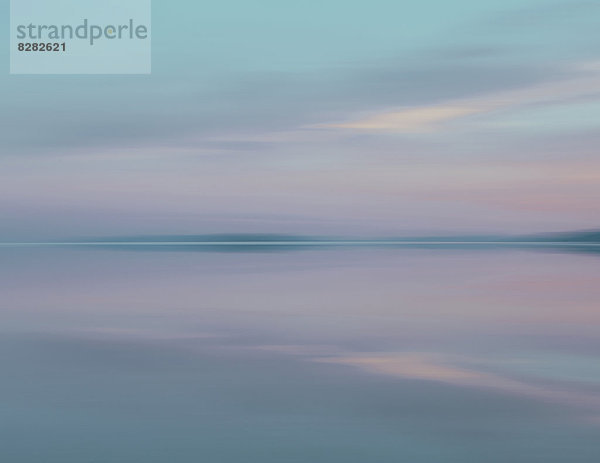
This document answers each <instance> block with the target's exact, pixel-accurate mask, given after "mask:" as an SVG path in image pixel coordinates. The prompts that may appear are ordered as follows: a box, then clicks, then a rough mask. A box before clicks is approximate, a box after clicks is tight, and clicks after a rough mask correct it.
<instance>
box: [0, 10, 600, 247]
mask: <svg viewBox="0 0 600 463" xmlns="http://www.w3.org/2000/svg"><path fill="white" fill-rule="evenodd" d="M5 3H6V2H5ZM152 13H153V14H152V16H153V21H152V55H153V56H152V74H151V75H128V76H125V75H108V76H83V75H64V76H59V75H35V76H28V75H9V74H8V61H9V59H8V51H9V50H8V47H4V50H3V52H2V54H1V56H2V59H3V60H4V62H5V63H6V64H5V72H4V73H2V74H1V75H0V101H1V102H2V104H1V105H0V140H1V142H0V218H1V220H0V240H14V241H19V240H37V239H41V240H43V239H60V238H67V237H92V236H94V237H97V236H110V235H127V234H139V233H144V234H163V233H182V234H185V233H196V234H197V233H204V232H207V233H215V232H295V233H307V234H344V235H353V236H355V235H369V236H377V235H386V236H389V235H390V234H396V235H414V234H440V233H444V234H446V233H456V234H465V233H531V232H540V231H559V230H575V229H588V228H595V227H598V226H599V225H600V217H599V214H598V208H597V198H598V197H599V196H600V158H599V156H598V154H597V150H596V149H595V147H596V146H597V144H598V141H600V131H599V130H598V121H600V117H599V116H600V53H599V50H600V38H599V37H598V32H597V31H598V28H597V19H598V18H600V4H599V3H598V2H595V1H579V0H573V1H554V0H538V1H533V0H519V1H516V0H504V1H496V0H487V1H485V2H481V1H479V2H476V1H467V0H457V1H453V2H448V1H445V0H429V1H421V2H400V1H391V0H389V1H386V0H374V1H370V2H355V1H341V0H339V1H338V0H321V1H319V2H317V1H306V2H281V1H256V2H246V1H243V2H242V1H223V2H211V3H205V2H191V1H186V0H174V1H170V2H161V1H158V0H155V1H154V2H153V12H152ZM1 15H2V16H3V17H4V18H5V21H2V22H1V24H2V25H1V27H2V28H7V26H8V15H9V12H8V5H3V9H2V10H1Z"/></svg>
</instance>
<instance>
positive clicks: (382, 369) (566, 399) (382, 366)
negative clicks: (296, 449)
mask: <svg viewBox="0 0 600 463" xmlns="http://www.w3.org/2000/svg"><path fill="white" fill-rule="evenodd" d="M465 360H467V361H468V362H470V363H474V362H473V359H468V358H467V359H465V358H460V357H453V356H445V355H438V354H430V353H422V352H406V353H367V354H360V355H348V356H339V357H335V356H333V357H322V358H317V359H315V361H317V362H325V363H332V364H337V365H350V366H354V367H358V368H360V369H362V370H365V371H367V372H370V373H378V374H384V375H388V376H394V377H399V378H405V379H414V380H425V381H436V382H440V383H446V384H451V385H454V386H461V387H474V388H484V389H492V390H497V391H499V392H503V393H508V394H516V395H521V396H527V397H531V398H534V399H539V400H544V401H552V402H557V403H562V404H567V405H572V406H584V407H593V408H594V409H596V410H597V411H598V412H600V394H593V393H590V392H587V393H582V392H581V391H577V390H573V388H572V387H571V388H568V387H567V385H565V384H562V385H548V384H545V385H544V384H533V381H532V382H531V383H530V382H526V381H524V380H516V379H512V378H508V377H504V376H501V375H499V374H494V373H488V372H484V371H478V370H476V369H473V368H472V367H468V368H467V367H463V366H460V365H459V364H460V363H461V361H462V362H465Z"/></svg>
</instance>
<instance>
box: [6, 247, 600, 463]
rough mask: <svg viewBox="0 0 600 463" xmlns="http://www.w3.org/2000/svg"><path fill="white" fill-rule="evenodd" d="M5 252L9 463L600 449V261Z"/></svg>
mask: <svg viewBox="0 0 600 463" xmlns="http://www.w3.org/2000/svg"><path fill="white" fill-rule="evenodd" d="M1 252H2V260H1V261H0V262H1V264H0V291H1V293H2V295H3V297H2V312H1V320H0V322H1V326H2V331H3V334H2V343H3V347H2V349H1V350H0V351H1V352H2V354H1V357H0V358H1V367H2V370H3V372H4V373H3V378H4V379H3V381H2V382H1V383H0V394H1V395H2V397H4V398H5V399H4V405H3V409H4V410H5V416H8V417H9V419H8V420H6V421H4V420H3V422H2V426H3V428H2V430H3V435H4V436H9V440H8V445H6V446H4V445H3V446H2V450H0V455H1V456H2V457H3V458H4V459H7V461H23V462H29V461H36V459H37V457H38V456H39V455H45V461H81V459H85V458H86V457H87V456H88V455H90V452H93V454H94V455H102V456H103V457H104V456H105V457H106V458H104V459H106V460H108V461H112V460H111V458H112V459H119V458H124V456H127V458H128V459H129V460H130V461H138V460H139V461H161V460H163V459H164V458H165V455H167V454H171V455H174V457H172V458H175V460H176V461H192V460H193V459H194V458H197V455H198V454H199V452H204V453H203V455H207V457H208V456H210V457H211V458H212V459H213V460H215V461H224V462H229V461H231V462H233V461H239V459H240V458H241V455H242V454H244V455H245V456H246V457H245V458H250V459H252V460H260V461H265V462H270V461H273V462H275V461H282V460H283V461H306V459H311V460H326V461H332V462H336V461H356V462H359V461H364V460H365V459H372V458H375V457H377V460H378V461H383V462H388V461H389V462H393V461H398V458H401V459H407V458H410V459H411V461H416V462H428V463H429V462H432V461H449V462H450V461H452V462H453V461H457V462H458V461H461V462H462V461H480V460H481V458H483V456H484V455H489V457H486V461H492V462H498V463H500V462H504V461H515V462H521V461H522V462H530V461H539V462H542V461H556V462H562V461H566V460H569V461H581V462H590V463H591V462H595V461H596V459H597V455H598V452H600V448H599V447H598V443H597V439H596V436H597V432H598V425H599V424H598V423H600V370H599V369H598V366H597V361H596V358H597V355H598V352H599V349H600V344H599V341H598V323H599V322H600V320H599V318H598V313H597V307H595V306H594V305H593V304H592V303H591V301H595V300H598V297H599V296H600V293H599V291H600V285H598V278H597V277H596V275H600V272H599V270H600V269H599V268H598V267H599V266H600V261H599V260H598V259H597V257H596V256H595V254H590V255H586V254H569V253H546V252H539V251H538V252H531V251H526V250H521V251H519V250H471V251H469V250H464V249H462V250H449V249H446V250H444V249H440V250H424V249H421V250H416V249H390V248H385V249H367V248H354V249H352V248H344V249H329V250H306V251H303V252H287V251H286V252H267V253H260V252H238V253H235V252H232V253H219V252H217V253H211V252H200V253H199V252H165V251H160V252H149V251H145V252H140V251H135V252H131V251H126V250H125V251H113V250H97V249H67V248H60V249H53V248H36V249H28V248H7V247H5V248H3V249H2V250H1ZM25 431H26V432H25ZM233 443H235V445H234V444H233ZM9 457H10V458H9ZM19 458H21V459H20V460H19ZM152 458H154V459H155V460H152ZM53 459H54V460H53ZM115 461H116V460H115Z"/></svg>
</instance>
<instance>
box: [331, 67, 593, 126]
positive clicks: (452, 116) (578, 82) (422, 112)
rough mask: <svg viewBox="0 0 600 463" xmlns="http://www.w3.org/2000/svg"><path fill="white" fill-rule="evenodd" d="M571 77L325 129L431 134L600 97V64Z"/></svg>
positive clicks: (575, 70) (379, 114) (574, 72)
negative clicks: (466, 122) (470, 120)
mask: <svg viewBox="0 0 600 463" xmlns="http://www.w3.org/2000/svg"><path fill="white" fill-rule="evenodd" d="M571 71H572V72H571V74H570V76H569V77H567V78H564V79H562V80H557V81H553V82H545V83H539V84H536V85H531V86H526V87H522V88H518V89H514V90H507V91H502V92H497V93H491V94H487V95H483V96H476V97H468V98H461V99H456V100H449V101H443V102H440V103H438V104H429V105H423V106H414V107H404V108H399V109H389V110H385V111H381V112H377V113H373V114H371V115H368V116H366V117H362V118H360V117H359V118H357V119H354V120H350V121H347V122H340V123H331V124H324V125H321V127H324V128H340V129H356V130H375V131H387V132H410V133H412V132H431V131H435V130H439V129H443V128H444V127H445V124H446V123H449V122H452V121H455V120H457V119H461V118H464V117H467V116H473V115H481V114H487V113H492V112H497V111H515V110H518V109H520V108H523V107H527V106H532V105H555V104H562V103H569V102H573V101H576V100H578V99H580V98H583V97H588V98H589V97H596V98H597V97H599V96H600V63H598V62H589V63H583V64H578V65H577V66H574V67H573V68H572V70H571Z"/></svg>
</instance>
